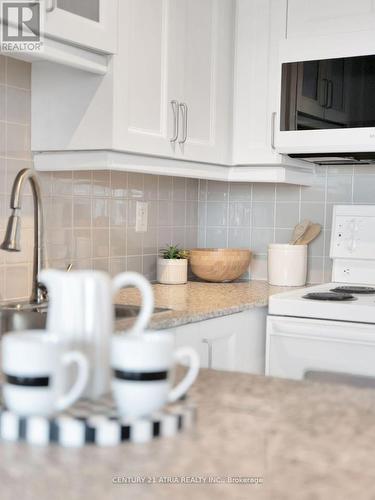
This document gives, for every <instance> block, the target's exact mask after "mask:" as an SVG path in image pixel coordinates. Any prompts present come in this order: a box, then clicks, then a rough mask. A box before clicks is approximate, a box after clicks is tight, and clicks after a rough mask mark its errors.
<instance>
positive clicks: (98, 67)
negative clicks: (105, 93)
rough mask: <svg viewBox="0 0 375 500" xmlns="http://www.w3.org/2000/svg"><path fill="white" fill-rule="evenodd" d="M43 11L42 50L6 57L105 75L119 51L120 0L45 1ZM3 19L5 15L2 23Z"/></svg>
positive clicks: (13, 53)
mask: <svg viewBox="0 0 375 500" xmlns="http://www.w3.org/2000/svg"><path fill="white" fill-rule="evenodd" d="M41 8H43V9H45V12H43V13H42V14H43V19H44V23H43V26H44V29H43V38H42V43H43V46H42V50H41V51H35V50H31V51H27V50H24V51H22V52H15V51H12V52H9V53H7V55H9V57H14V58H17V59H21V60H23V61H27V62H30V63H37V62H39V61H43V62H53V63H57V64H60V65H63V66H67V67H72V68H76V69H79V70H83V71H85V72H87V73H92V74H96V75H105V74H106V73H107V70H108V64H109V61H110V56H111V55H112V54H114V53H115V52H116V50H117V33H118V30H117V28H118V27H117V24H118V0H80V1H79V2H77V1H76V0H45V2H43V3H41ZM1 16H2V12H0V20H1ZM51 68H53V66H51Z"/></svg>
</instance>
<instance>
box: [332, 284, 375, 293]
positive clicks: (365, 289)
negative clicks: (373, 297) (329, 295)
mask: <svg viewBox="0 0 375 500" xmlns="http://www.w3.org/2000/svg"><path fill="white" fill-rule="evenodd" d="M331 292H343V293H367V294H371V293H375V288H373V287H372V286H350V285H347V286H338V287H336V288H332V289H331Z"/></svg>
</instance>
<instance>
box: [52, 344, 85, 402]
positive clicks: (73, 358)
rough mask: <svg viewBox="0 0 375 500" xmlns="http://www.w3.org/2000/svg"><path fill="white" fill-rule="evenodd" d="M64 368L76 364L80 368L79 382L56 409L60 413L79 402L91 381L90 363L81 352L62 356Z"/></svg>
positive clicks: (72, 352)
mask: <svg viewBox="0 0 375 500" xmlns="http://www.w3.org/2000/svg"><path fill="white" fill-rule="evenodd" d="M61 362H62V364H63V365H64V366H68V365H70V364H72V363H76V364H77V367H78V374H77V380H76V382H75V383H74V385H73V387H72V388H71V389H70V391H69V392H68V393H67V394H64V395H63V396H61V397H60V398H59V399H58V401H57V405H56V409H57V410H58V411H62V410H65V409H66V408H68V407H69V406H71V405H72V404H73V403H75V402H76V401H77V399H78V398H79V397H80V396H81V394H82V393H83V391H84V390H85V388H86V384H87V382H88V379H89V363H88V361H87V358H86V356H84V355H83V354H82V353H81V352H79V351H70V352H67V353H65V354H63V356H62V360H61Z"/></svg>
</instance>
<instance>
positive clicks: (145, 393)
mask: <svg viewBox="0 0 375 500" xmlns="http://www.w3.org/2000/svg"><path fill="white" fill-rule="evenodd" d="M185 360H187V361H188V362H189V365H190V366H189V370H188V372H187V374H186V376H185V377H184V378H183V380H182V381H181V382H180V383H179V384H178V385H177V386H176V387H174V388H171V377H170V375H171V370H172V368H173V366H174V365H175V363H177V362H179V361H185ZM111 367H112V391H113V396H114V399H115V401H116V405H117V408H118V411H119V413H120V414H121V415H122V416H124V417H126V418H135V417H140V416H144V415H149V414H150V413H152V412H153V411H156V410H158V409H160V408H162V407H163V406H164V405H165V404H166V403H168V402H169V403H171V402H174V401H177V400H178V399H179V398H180V397H181V396H183V395H184V394H185V393H186V392H187V390H188V389H189V387H190V386H191V385H192V384H193V382H194V381H195V379H196V378H197V375H198V373H199V357H198V354H197V353H196V352H195V351H194V349H192V348H191V347H180V348H179V349H177V350H175V348H174V336H173V335H172V334H171V333H168V332H152V331H149V332H144V333H142V334H138V335H131V334H119V335H114V336H113V337H112V343H111Z"/></svg>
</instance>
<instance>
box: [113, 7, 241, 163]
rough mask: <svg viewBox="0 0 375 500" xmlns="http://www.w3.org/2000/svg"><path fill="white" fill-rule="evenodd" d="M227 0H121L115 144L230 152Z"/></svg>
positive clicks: (219, 154) (201, 154)
mask: <svg viewBox="0 0 375 500" xmlns="http://www.w3.org/2000/svg"><path fill="white" fill-rule="evenodd" d="M233 15H234V3H233V1H232V0H179V1H175V0H122V2H121V5H120V20H121V30H120V37H119V55H118V56H117V57H116V60H115V62H114V71H115V78H114V86H115V102H116V106H115V109H116V111H115V128H114V145H115V149H119V150H126V151H134V152H143V153H147V154H154V155H161V156H166V157H173V158H179V159H188V160H198V161H207V162H212V163H225V162H226V161H227V160H228V158H229V141H228V137H229V134H230V120H229V119H228V117H230V109H231V93H230V89H231V65H232V57H231V50H232V40H233Z"/></svg>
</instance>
